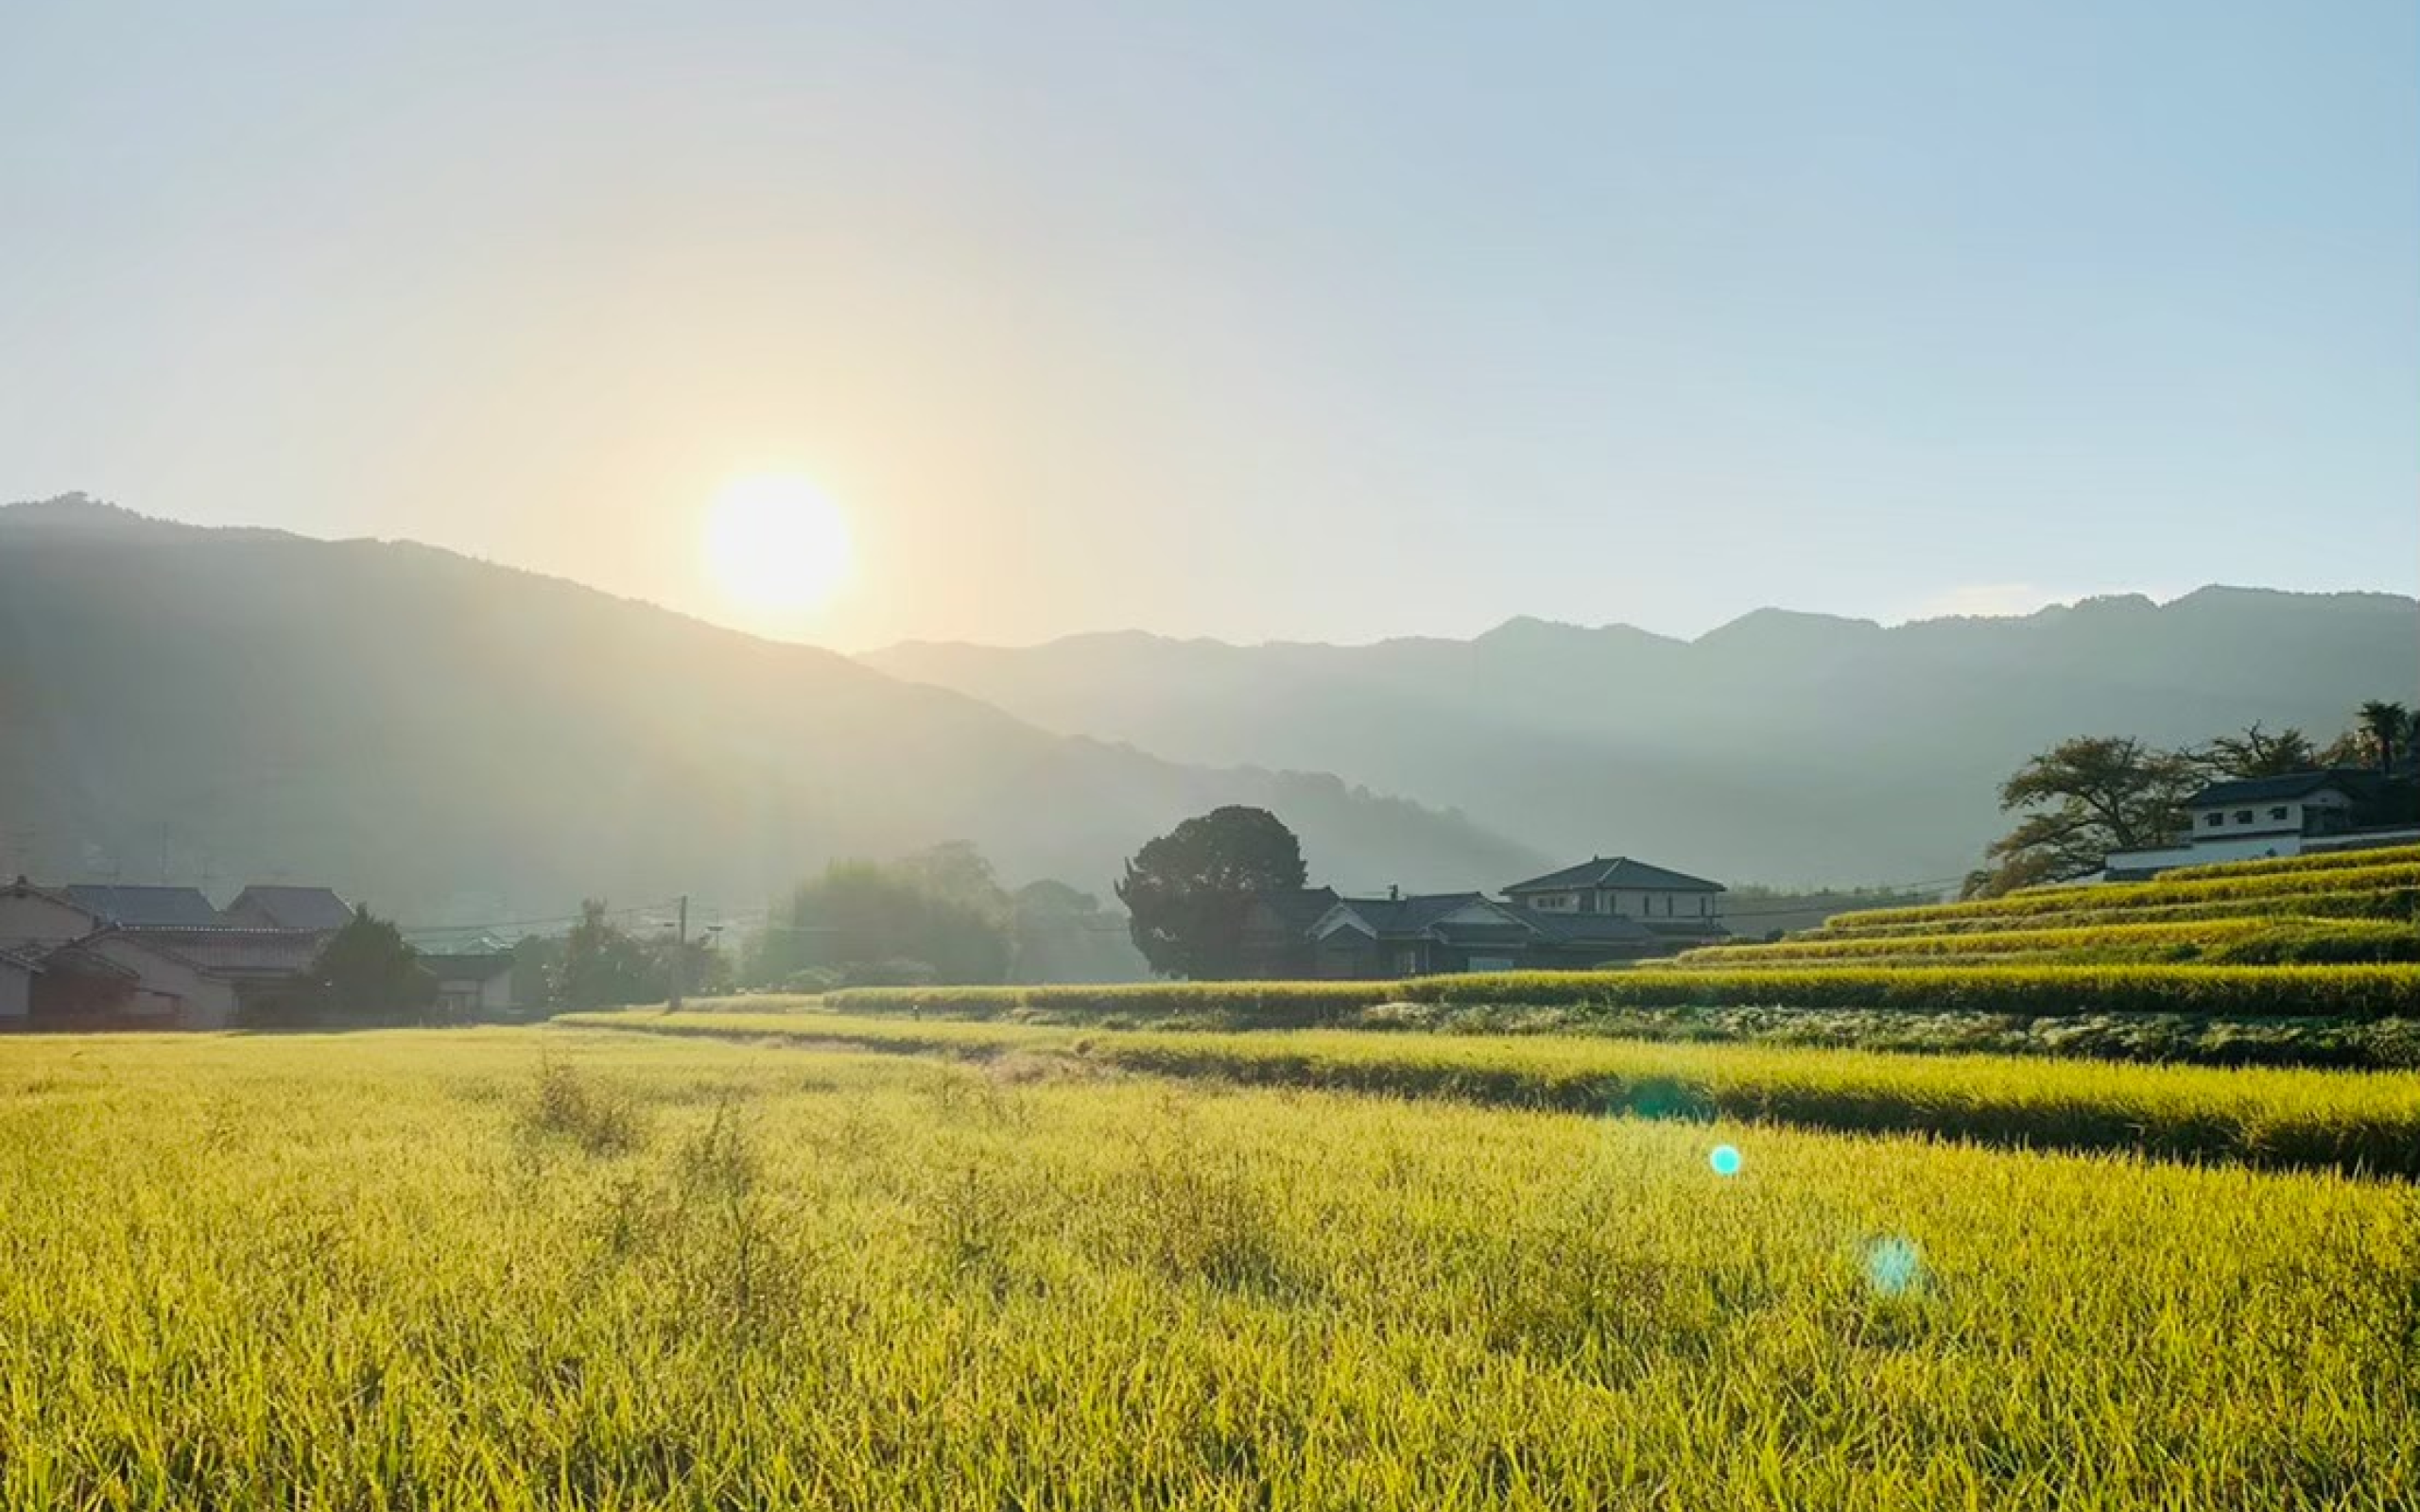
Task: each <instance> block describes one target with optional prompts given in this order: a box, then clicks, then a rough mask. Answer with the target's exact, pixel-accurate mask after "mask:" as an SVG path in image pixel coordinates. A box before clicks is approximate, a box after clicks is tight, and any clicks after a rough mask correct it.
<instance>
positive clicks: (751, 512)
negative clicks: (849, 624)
mask: <svg viewBox="0 0 2420 1512" xmlns="http://www.w3.org/2000/svg"><path fill="white" fill-rule="evenodd" d="M705 556H706V570H707V571H708V572H709V573H711V574H712V575H713V576H714V580H715V586H716V587H717V588H718V589H720V590H721V591H722V593H723V595H724V596H725V597H727V598H729V599H731V600H732V601H733V602H734V603H735V604H738V605H740V606H741V607H743V608H746V609H750V610H756V611H757V612H759V613H768V614H799V613H804V612H805V611H806V610H814V609H820V608H821V607H822V606H823V605H824V604H825V603H826V602H828V601H829V600H830V599H831V597H832V595H833V594H834V593H838V591H839V589H840V585H841V584H842V583H844V582H846V581H847V580H848V576H849V566H850V562H851V559H852V553H851V551H850V547H849V521H848V518H847V516H845V515H843V514H841V512H840V507H839V506H838V505H837V504H835V503H833V502H832V498H831V495H829V494H827V493H825V492H824V491H823V490H821V489H820V488H817V487H816V486H815V485H814V484H813V483H812V482H810V481H808V480H807V479H805V478H803V477H798V476H795V475H791V474H786V473H769V474H766V475H763V476H758V477H746V478H740V479H737V480H735V481H734V482H732V483H730V484H728V485H726V486H725V487H724V489H723V490H722V491H721V492H720V493H718V494H717V495H716V496H715V502H714V508H713V510H712V512H711V513H710V514H709V515H708V516H707V518H706V542H705Z"/></svg>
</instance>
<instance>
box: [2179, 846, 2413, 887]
mask: <svg viewBox="0 0 2420 1512" xmlns="http://www.w3.org/2000/svg"><path fill="white" fill-rule="evenodd" d="M2412 864H2420V845H2396V846H2378V847H2376V848H2374V849H2371V850H2361V851H2318V852H2315V853H2313V854H2310V855H2300V856H2261V857H2259V858H2258V859H2256V860H2252V861H2213V862H2210V863H2208V864H2206V865H2204V866H2199V867H2178V868H2175V869H2174V870H2172V871H2164V872H2161V873H2160V875H2159V880H2160V881H2162V882H2194V881H2198V880H2200V879H2201V878H2204V877H2252V876H2267V875H2269V874H2270V873H2272V872H2281V871H2282V872H2306V871H2335V870H2340V869H2342V868H2361V867H2392V866H2407V865H2412Z"/></svg>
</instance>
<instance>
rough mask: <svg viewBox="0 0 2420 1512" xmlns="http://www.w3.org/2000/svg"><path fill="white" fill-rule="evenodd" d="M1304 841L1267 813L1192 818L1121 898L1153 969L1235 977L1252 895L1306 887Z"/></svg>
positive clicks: (1138, 858) (1148, 851) (1122, 889)
mask: <svg viewBox="0 0 2420 1512" xmlns="http://www.w3.org/2000/svg"><path fill="white" fill-rule="evenodd" d="M1305 875H1307V873H1306V872H1305V870H1304V867H1303V843H1302V842H1301V841H1300V840H1298V839H1296V838H1295V837H1294V832H1293V831H1291V830H1289V829H1288V828H1286V826H1285V825H1284V824H1283V823H1281V822H1280V821H1279V819H1278V817H1277V816H1276V815H1274V814H1271V813H1270V812H1269V811H1268V810H1267V809H1255V808H1246V807H1243V806H1242V805H1240V804H1230V805H1228V806H1227V807H1225V808H1221V809H1213V810H1211V811H1210V812H1209V813H1207V814H1203V815H1200V816H1196V817H1194V818H1190V819H1187V820H1185V821H1184V823H1183V824H1180V825H1178V826H1177V827H1176V828H1175V829H1173V830H1171V831H1169V832H1168V833H1166V834H1164V835H1161V836H1160V837H1159V838H1157V839H1155V840H1153V841H1151V842H1150V844H1148V845H1146V846H1144V847H1143V849H1142V850H1141V851H1139V852H1137V853H1136V854H1135V856H1134V857H1133V859H1132V860H1131V861H1129V862H1127V863H1126V876H1125V879H1124V880H1123V881H1121V882H1119V883H1118V885H1117V896H1118V899H1119V901H1120V902H1124V903H1125V904H1126V912H1127V915H1128V919H1127V926H1126V927H1127V931H1128V933H1130V934H1132V936H1134V948H1135V949H1136V950H1138V951H1141V952H1142V953H1143V958H1144V959H1145V960H1147V961H1150V963H1151V969H1152V970H1153V971H1164V972H1167V974H1168V975H1171V976H1183V977H1189V978H1192V979H1194V980H1196V981H1200V980H1202V979H1205V978H1216V977H1224V976H1234V975H1236V973H1237V972H1238V971H1241V969H1242V961H1241V959H1240V956H1241V954H1242V952H1241V936H1242V933H1243V918H1244V908H1245V905H1246V904H1247V903H1249V902H1251V900H1252V895H1253V893H1256V892H1263V891H1279V890H1283V889H1287V888H1292V887H1300V886H1301V885H1303V881H1304V878H1305Z"/></svg>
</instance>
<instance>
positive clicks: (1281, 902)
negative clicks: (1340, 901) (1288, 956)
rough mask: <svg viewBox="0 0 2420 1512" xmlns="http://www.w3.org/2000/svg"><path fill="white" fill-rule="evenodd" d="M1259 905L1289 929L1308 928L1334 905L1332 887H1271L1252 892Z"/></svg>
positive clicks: (1334, 896)
mask: <svg viewBox="0 0 2420 1512" xmlns="http://www.w3.org/2000/svg"><path fill="white" fill-rule="evenodd" d="M1253 900H1254V901H1255V902H1258V903H1259V904H1260V906H1262V907H1263V908H1266V909H1268V910H1269V911H1270V912H1271V913H1272V914H1274V915H1276V916H1277V918H1278V919H1279V920H1280V921H1282V922H1283V923H1285V924H1286V925H1287V927H1288V928H1290V929H1298V930H1299V929H1308V928H1310V927H1311V926H1312V925H1313V924H1316V923H1318V922H1319V921H1320V918H1321V916H1322V915H1323V914H1325V913H1326V912H1327V911H1328V910H1329V909H1331V908H1333V907H1335V906H1336V889H1335V888H1333V887H1271V888H1268V889H1266V890H1264V891H1261V892H1256V893H1253Z"/></svg>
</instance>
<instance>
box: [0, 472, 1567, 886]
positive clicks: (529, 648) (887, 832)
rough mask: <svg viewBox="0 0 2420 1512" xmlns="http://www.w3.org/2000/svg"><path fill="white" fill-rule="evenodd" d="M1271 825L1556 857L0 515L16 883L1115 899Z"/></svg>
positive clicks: (271, 560) (1481, 858) (224, 542)
mask: <svg viewBox="0 0 2420 1512" xmlns="http://www.w3.org/2000/svg"><path fill="white" fill-rule="evenodd" d="M1222 802H1249V803H1258V804H1264V805H1266V806H1269V807H1271V808H1273V809H1276V810H1277V811H1278V812H1280V813H1281V814H1283V815H1284V816H1286V817H1287V819H1288V821H1289V822H1290V823H1292V824H1293V825H1294V826H1295V828H1296V829H1297V830H1298V831H1299V832H1300V833H1302V835H1303V837H1304V843H1305V851H1306V852H1307V853H1308V855H1309V857H1310V859H1311V861H1312V864H1313V865H1314V866H1315V867H1317V868H1320V870H1321V873H1322V875H1323V876H1327V877H1332V878H1335V879H1336V880H1338V881H1339V882H1340V883H1344V884H1348V885H1361V886H1370V885H1381V884H1383V883H1385V882H1388V881H1400V882H1402V883H1403V884H1405V885H1410V886H1447V885H1497V884H1500V883H1502V882H1506V881H1510V880H1513V878H1516V877H1519V876H1522V875H1524V874H1526V873H1527V872H1529V871H1530V870H1533V869H1535V868H1537V867H1538V865H1540V864H1541V863H1542V862H1543V860H1544V859H1545V858H1544V857H1542V856H1541V855H1540V854H1538V853H1536V852H1534V851H1530V850H1528V849H1527V848H1524V847H1521V846H1519V845H1516V844H1513V843H1512V842H1509V841H1506V840H1504V839H1502V838H1500V837H1498V836H1495V835H1492V834H1489V833H1485V832H1484V831H1482V830H1480V829H1479V828H1478V827H1477V826H1475V825H1473V824H1471V823H1469V822H1468V821H1465V820H1463V819H1461V818H1460V817H1459V816H1454V815H1450V814H1443V813H1438V812H1435V811H1433V810H1430V809H1426V808H1423V807H1420V806H1418V805H1415V804H1412V803H1409V802H1405V801H1401V800H1398V799H1386V798H1381V797H1374V796H1372V795H1370V794H1368V793H1365V792H1360V791H1357V790H1356V789H1354V788H1351V787H1349V786H1347V785H1346V783H1345V782H1342V781H1340V780H1339V779H1338V778H1336V777H1333V776H1328V775H1325V774H1320V773H1305V772H1284V771H1276V770H1271V769H1267V768H1266V767H1264V766H1262V765H1259V764H1231V765H1230V766H1229V767H1228V768H1226V769H1218V770H1212V769H1205V768H1202V767H1199V766H1190V765H1180V764H1176V763H1171V762H1167V761H1165V760H1162V759H1159V758H1157V757H1155V756H1152V755H1147V754H1145V753H1143V752H1141V751H1138V750H1135V749H1132V748H1129V747H1124V746H1120V745H1117V744H1115V743H1111V742H1104V741H1101V740H1095V739H1085V738H1071V737H1067V736H1062V735H1057V734H1052V733H1048V732H1046V731H1044V730H1040V729H1037V728H1035V727H1034V726H1032V725H1031V724H1029V723H1027V722H1025V721H1022V720H1020V719H1017V718H1014V717H1011V716H1010V715H1008V714H1006V713H1001V712H1000V711H998V710H995V709H993V708H990V707H988V706H986V705H984V704H983V703H981V702H979V701H978V700H976V699H974V698H971V697H969V696H964V695H960V694H957V693H952V692H948V691H945V690H941V689H934V688H926V687H919V686H914V685H911V684H908V683H904V682H901V681H899V680H897V679H893V678H890V677H889V676H887V675H885V674H882V673H880V672H878V671H875V670H873V669H872V668H869V667H866V666H864V665H861V664H859V663H857V662H853V661H851V660H850V659H848V658H845V657H841V656H838V655H836V654H834V653H831V652H827V651H821V650H818V649H815V648H812V647H807V646H798V645H788V644H775V643H772V642H768V641H762V640H758V639H755V638H753V637H751V636H747V635H743V634H740V633H738V632H736V631H732V630H725V629H720V628H717V627H713V626H709V625H706V624H704V623H702V622H700V621H697V620H693V619H688V618H685V617H683V616H681V615H678V614H675V613H673V612H671V611H669V610H663V609H660V608H657V607H655V606H652V605H648V604H644V603H640V602H636V601H633V600H628V599H620V598H615V597H613V596H611V595H608V594H605V593H599V592H596V591H595V590H592V589H588V588H583V587H580V586H579V585H578V584H574V583H570V582H566V581H563V580H562V579H558V578H550V577H545V576H540V575H537V574H532V573H527V572H522V571H519V570H516V569H510V568H505V567H499V566H494V565H491V564H487V563H483V562H478V561H475V560H472V559H470V558H463V557H459V556H457V555H454V554H452V553H449V552H445V551H441V550H438V549H436V548H433V547H428V546H423V545H418V544H414V543H411V542H383V541H317V540H312V539H310V538H306V537H302V536H295V535H289V534H285V533H284V532H279V531H270V530H251V529H241V530H220V529H207V528H202V527H199V526H192V525H184V524H176V523H173V522H167V521H160V520H153V519H148V518H147V517H145V516H142V515H138V514H134V513H132V512H130V511H127V510H123V509H118V508H116V507H112V506H106V505H100V504H95V503H94V502H92V501H90V500H86V499H83V498H81V497H80V496H66V497H62V498H61V499H56V500H47V501H42V502H39V503H34V504H29V505H16V506H9V507H0V865H5V866H7V867H8V868H9V869H10V870H12V871H13V870H16V869H25V870H28V871H32V872H35V873H37V874H38V875H43V876H45V877H48V878H51V879H53V880H66V879H72V878H78V877H86V878H89V877H94V876H96V875H107V874H108V873H109V872H110V871H112V870H115V871H119V872H122V874H123V875H125V876H126V878H127V879H128V880H130V881H132V880H151V879H153V878H154V877H156V875H157V868H158V865H159V862H160V861H161V860H162V858H163V856H164V858H165V860H166V862H167V864H168V869H169V872H170V874H171V876H172V877H173V878H174V880H177V881H180V882H194V881H199V880H201V875H200V873H201V871H202V869H203V868H205V867H206V868H208V870H209V872H210V874H211V876H212V877H214V878H215V879H216V885H217V886H218V887H219V890H221V891H231V890H233V885H235V884H240V883H242V882H246V881H269V880H274V879H276V878H278V877H281V876H283V877H289V878H292V879H294V880H297V881H310V882H319V883H326V884H329V885H334V886H337V888H338V889H339V890H340V891H343V892H345V893H346V894H347V895H348V896H351V897H354V898H357V899H361V900H364V901H367V902H370V903H371V904H372V906H374V907H376V908H378V909H379V910H380V911H381V912H384V913H389V914H401V915H402V916H404V917H405V918H406V919H407V920H410V921H419V922H430V923H440V922H445V923H454V922H458V923H476V922H482V921H486V920H490V919H507V918H519V917H532V916H543V917H549V918H551V917H555V916H559V915H562V914H564V913H567V912H569V911H570V910H571V909H572V907H573V905H574V904H576V902H578V900H579V898H580V897H581V896H583V895H587V894H602V895H608V896H611V897H613V898H614V899H615V900H616V901H617V902H653V901H655V900H657V899H659V898H662V897H666V896H669V895H670V894H671V893H673V892H676V891H688V892H692V893H696V894H699V895H700V899H701V902H706V901H710V902H712V903H713V904H717V905H720V906H723V907H727V908H732V909H742V908H750V907H754V906H756V905H760V904H761V903H762V902H764V901H765V900H766V898H767V897H768V896H769V895H770V894H771V893H773V892H774V891H776V890H778V889H783V888H787V886H788V885H791V884H793V883H795V882H797V881H798V880H800V879H801V878H802V877H803V876H804V875H805V874H807V873H808V872H810V871H812V870H815V869H819V868H821V866H822V865H823V863H824V862H825V861H826V860H828V859H832V858H835V857H839V856H848V855H870V856H877V857H881V856H890V855H895V854H899V853H902V852H904V851H908V850H911V849H915V848H919V847H922V846H925V845H929V844H933V843H937V842H939V841H942V840H949V839H968V840H973V841H975V842H976V843H977V844H978V845H979V846H981V847H982V848H983V849H984V851H986V852H987V853H988V854H990V855H991V856H992V857H993V859H994V862H995V863H996V864H997V865H998V866H999V868H1000V869H1001V871H1002V873H1003V875H1004V876H1005V877H1007V878H1008V879H1010V880H1011V881H1012V882H1014V881H1022V880H1026V879H1029V878H1036V877H1054V878H1057V879H1060V880H1063V881H1065V882H1068V883H1071V884H1073V885H1077V886H1079V887H1081V888H1083V889H1085V890H1088V891H1091V892H1094V893H1097V894H1098V895H1101V896H1102V897H1104V898H1105V897H1106V896H1107V895H1108V892H1109V888H1110V884H1111V882H1112V880H1113V879H1114V878H1115V876H1116V875H1117V868H1118V862H1119V859H1120V858H1121V857H1123V856H1125V855H1127V854H1130V853H1132V851H1134V850H1136V849H1137V848H1139V846H1140V845H1141V844H1142V842H1143V841H1144V840H1146V839H1148V838H1150V836H1151V835H1152V834H1154V833H1160V832H1162V831H1164V830H1166V829H1167V828H1168V827H1169V826H1171V825H1173V824H1174V823H1175V822H1176V821H1177V820H1178V819H1181V818H1183V817H1184V816H1187V815H1189V814H1193V813H1197V812H1200V811H1201V810H1204V809H1207V808H1210V807H1213V806H1215V805H1217V804H1219V803H1222Z"/></svg>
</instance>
